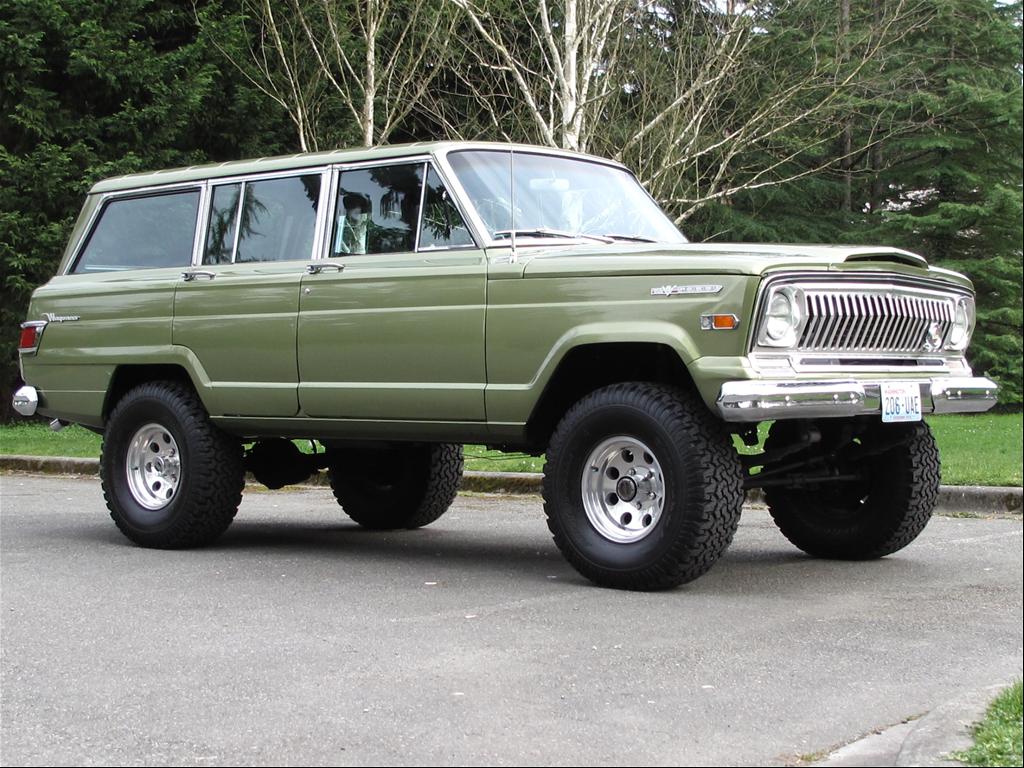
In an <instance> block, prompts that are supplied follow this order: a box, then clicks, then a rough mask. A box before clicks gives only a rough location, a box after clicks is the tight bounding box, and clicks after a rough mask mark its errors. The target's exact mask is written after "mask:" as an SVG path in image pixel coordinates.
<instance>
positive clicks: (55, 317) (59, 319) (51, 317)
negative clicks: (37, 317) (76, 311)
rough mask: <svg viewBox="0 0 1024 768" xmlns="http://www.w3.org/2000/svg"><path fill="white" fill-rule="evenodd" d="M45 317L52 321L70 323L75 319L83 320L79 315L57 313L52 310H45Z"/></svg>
mask: <svg viewBox="0 0 1024 768" xmlns="http://www.w3.org/2000/svg"><path fill="white" fill-rule="evenodd" d="M43 317H45V318H46V319H47V320H48V321H49V322H51V323H70V322H73V321H75V320H81V317H80V316H78V315H55V314H53V313H52V312H43Z"/></svg>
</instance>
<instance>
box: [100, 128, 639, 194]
mask: <svg viewBox="0 0 1024 768" xmlns="http://www.w3.org/2000/svg"><path fill="white" fill-rule="evenodd" d="M510 148H512V149H515V150H522V151H523V152H543V153H546V154H557V155H563V156H569V157H579V158H581V159H583V158H586V159H588V160H597V161H600V162H603V163H608V164H610V165H617V166H618V165H620V164H619V163H616V162H615V161H613V160H608V159H607V158H602V157H595V156H593V155H585V154H582V153H579V152H571V151H569V150H562V149H555V148H552V147H540V146H534V145H530V144H507V143H503V142H488V141H428V142H419V143H415V144H389V145H384V146H379V147H358V148H354V149H334V150H329V151H327V152H301V153H298V154H294V155H278V156H276V157H260V158H254V159H251V160H232V161H230V162H225V163H209V164H206V165H192V166H188V167H185V168H170V169H167V170H163V171H152V172H148V173H132V174H128V175H124V176H114V177H111V178H109V179H103V180H102V181H98V182H96V184H94V185H93V187H92V189H91V190H90V193H91V194H95V193H101V192H117V191H121V190H125V189H138V188H140V187H152V186H158V185H164V184H181V183H187V182H190V181H204V180H206V179H215V178H222V177H225V176H243V175H246V174H251V173H266V172H273V171H286V170H294V169H298V168H313V167H319V166H324V165H331V164H333V163H354V162H359V161H362V160H378V159H388V158H395V157H403V156H406V155H427V154H429V155H433V154H438V153H441V154H443V153H446V152H450V151H452V150H455V149H500V150H508V149H510Z"/></svg>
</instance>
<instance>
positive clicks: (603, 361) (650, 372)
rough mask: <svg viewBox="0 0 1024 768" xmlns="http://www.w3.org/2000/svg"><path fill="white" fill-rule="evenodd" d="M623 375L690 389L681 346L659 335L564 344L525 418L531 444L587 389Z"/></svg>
mask: <svg viewBox="0 0 1024 768" xmlns="http://www.w3.org/2000/svg"><path fill="white" fill-rule="evenodd" d="M627 381H647V382H652V383H658V384H669V385H673V386H678V387H683V388H686V389H694V381H693V377H692V376H691V375H690V371H689V370H688V368H687V366H686V363H685V362H684V361H683V358H682V356H681V355H680V353H679V351H678V350H677V349H676V348H675V347H674V346H671V345H669V344H668V343H665V342H661V341H634V340H626V341H603V342H591V343H585V344H579V345H576V346H573V347H572V348H570V349H568V350H567V351H566V353H565V354H564V355H563V356H562V358H561V359H560V360H559V361H558V364H557V366H555V367H554V370H553V371H552V373H551V375H550V376H549V378H548V380H547V383H546V384H545V385H544V388H543V390H542V391H541V395H540V397H539V398H538V400H537V403H536V405H535V406H534V408H533V410H532V412H531V413H530V416H529V419H528V420H527V423H526V436H527V440H528V442H529V443H530V445H531V446H533V447H535V448H540V449H543V448H544V447H545V446H546V445H547V443H548V440H549V439H550V437H551V433H552V432H553V431H554V429H555V427H556V426H557V424H558V421H559V420H560V419H561V417H562V415H563V414H564V413H565V412H566V411H567V410H568V409H569V408H570V407H571V406H572V404H573V403H575V402H576V401H578V400H580V399H581V398H583V397H585V396H586V395H588V394H590V393H591V392H593V391H595V390H597V389H600V388H602V387H605V386H608V385H610V384H619V383H623V382H627Z"/></svg>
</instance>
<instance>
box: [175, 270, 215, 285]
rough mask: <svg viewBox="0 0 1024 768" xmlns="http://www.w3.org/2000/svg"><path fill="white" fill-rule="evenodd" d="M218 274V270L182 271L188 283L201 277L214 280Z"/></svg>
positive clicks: (183, 278) (182, 275) (182, 276)
mask: <svg viewBox="0 0 1024 768" xmlns="http://www.w3.org/2000/svg"><path fill="white" fill-rule="evenodd" d="M216 276H217V273H216V272H204V271H202V270H196V271H194V272H182V273H181V279H182V280H184V281H185V282H186V283H191V282H192V281H193V280H198V279H199V278H200V277H201V278H203V279H204V280H213V278H215V277H216Z"/></svg>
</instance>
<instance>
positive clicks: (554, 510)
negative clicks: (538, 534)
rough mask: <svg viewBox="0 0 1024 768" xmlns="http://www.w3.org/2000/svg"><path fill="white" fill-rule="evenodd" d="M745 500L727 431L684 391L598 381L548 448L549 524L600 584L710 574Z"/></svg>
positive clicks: (579, 566)
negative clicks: (601, 384) (597, 387)
mask: <svg viewBox="0 0 1024 768" xmlns="http://www.w3.org/2000/svg"><path fill="white" fill-rule="evenodd" d="M742 504H743V490H742V469H741V466H740V462H739V459H738V457H737V455H736V452H735V450H734V449H733V447H732V445H731V442H730V440H729V436H728V435H727V434H726V433H725V431H724V430H723V429H722V428H721V425H720V424H719V423H718V422H717V421H716V420H715V419H714V418H713V417H712V416H711V414H710V413H709V412H708V410H707V408H706V407H705V406H704V403H703V402H701V401H700V400H699V399H698V398H697V397H696V396H695V395H693V394H691V393H689V392H686V391H683V390H679V389H675V388H671V387H666V386H662V385H658V384H650V383H641V382H634V383H627V384H615V385H612V386H609V387H605V388H604V389H600V390H597V391H596V392H593V393H591V394H590V395H588V396H587V397H585V398H583V399H582V400H581V401H580V402H578V403H577V404H576V405H575V406H573V407H572V408H571V409H570V410H569V412H568V413H567V414H566V415H565V417H564V418H563V419H562V421H561V423H560V424H559V425H558V427H557V428H556V429H555V433H554V435H553V436H552V438H551V443H550V445H549V447H548V451H547V465H546V466H545V474H544V511H545V513H546V514H547V517H548V527H549V528H550V530H551V533H552V536H553V537H554V541H555V544H556V545H557V546H558V548H559V549H560V550H561V552H562V554H563V555H564V556H565V558H566V559H567V560H568V561H569V562H570V563H571V564H572V566H573V567H574V568H576V570H577V571H579V572H580V573H581V574H583V575H584V576H586V577H587V578H589V579H590V580H591V581H594V582H595V583H597V584H599V585H601V586H607V587H614V588H619V589H634V590H656V589H667V588H670V587H674V586H677V585H679V584H682V583H685V582H688V581H692V580H693V579H696V578H697V577H699V576H701V575H703V574H704V573H706V572H707V571H708V570H709V569H710V568H711V566H712V565H714V564H715V562H716V561H717V560H718V559H719V557H721V555H722V553H723V552H725V550H726V548H727V547H728V546H729V544H730V542H731V541H732V537H733V534H734V533H735V532H736V527H737V525H738V524H739V517H740V509H741V507H742Z"/></svg>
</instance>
